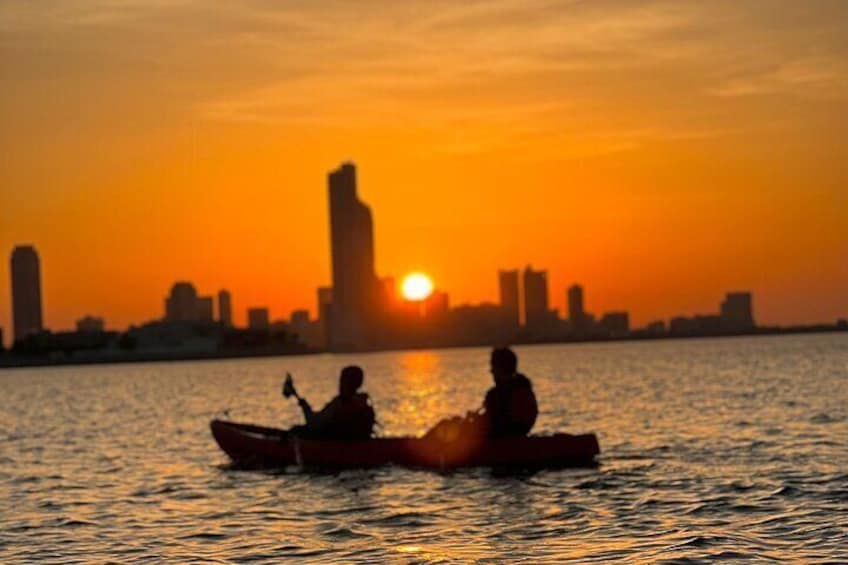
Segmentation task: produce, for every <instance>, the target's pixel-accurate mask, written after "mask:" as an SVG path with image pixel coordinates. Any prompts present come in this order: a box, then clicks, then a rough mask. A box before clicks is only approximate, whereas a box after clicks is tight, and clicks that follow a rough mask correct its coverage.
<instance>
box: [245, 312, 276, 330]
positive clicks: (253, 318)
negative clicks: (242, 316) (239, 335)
mask: <svg viewBox="0 0 848 565" xmlns="http://www.w3.org/2000/svg"><path fill="white" fill-rule="evenodd" d="M270 319H271V316H270V315H269V313H268V309H267V308H248V310H247V327H248V328H250V329H251V330H268V329H270V327H271V322H270Z"/></svg>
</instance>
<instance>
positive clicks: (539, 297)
mask: <svg viewBox="0 0 848 565" xmlns="http://www.w3.org/2000/svg"><path fill="white" fill-rule="evenodd" d="M550 315H551V314H550V311H549V310H548V273H547V271H534V270H533V269H532V268H530V266H529V265H528V266H527V268H526V269H524V325H525V326H526V327H528V328H538V327H542V326H544V325H546V324H547V323H548V322H549V321H550Z"/></svg>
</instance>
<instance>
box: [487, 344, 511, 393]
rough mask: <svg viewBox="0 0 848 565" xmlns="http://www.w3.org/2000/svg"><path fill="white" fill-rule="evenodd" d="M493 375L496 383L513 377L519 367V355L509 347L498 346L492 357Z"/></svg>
mask: <svg viewBox="0 0 848 565" xmlns="http://www.w3.org/2000/svg"><path fill="white" fill-rule="evenodd" d="M490 366H491V371H492V377H494V379H495V384H497V383H500V382H503V381H505V380H507V379H509V378H511V377H512V376H513V375H514V374H515V371H516V370H517V369H518V357H516V356H515V353H513V351H512V349H510V348H509V347H496V348H494V349H493V350H492V357H491V359H490Z"/></svg>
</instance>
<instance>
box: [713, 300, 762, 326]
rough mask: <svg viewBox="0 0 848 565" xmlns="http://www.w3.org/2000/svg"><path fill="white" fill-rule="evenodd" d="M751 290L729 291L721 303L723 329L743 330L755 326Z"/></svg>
mask: <svg viewBox="0 0 848 565" xmlns="http://www.w3.org/2000/svg"><path fill="white" fill-rule="evenodd" d="M751 303H752V299H751V293H750V292H729V293H727V296H725V298H724V301H723V302H722V303H721V325H722V329H723V330H725V331H731V332H737V331H739V332H743V331H748V330H752V329H754V327H755V324H754V314H753V309H752V305H751Z"/></svg>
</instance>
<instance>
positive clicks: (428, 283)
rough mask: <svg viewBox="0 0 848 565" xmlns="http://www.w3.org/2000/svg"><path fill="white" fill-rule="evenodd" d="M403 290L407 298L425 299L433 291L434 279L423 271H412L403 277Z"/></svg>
mask: <svg viewBox="0 0 848 565" xmlns="http://www.w3.org/2000/svg"><path fill="white" fill-rule="evenodd" d="M401 290H402V292H403V297H404V298H406V299H407V300H424V299H425V298H427V297H428V296H430V293H432V292H433V281H432V280H430V277H428V276H427V275H425V274H423V273H410V274H408V275H406V278H404V279H403V284H402V286H401Z"/></svg>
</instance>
